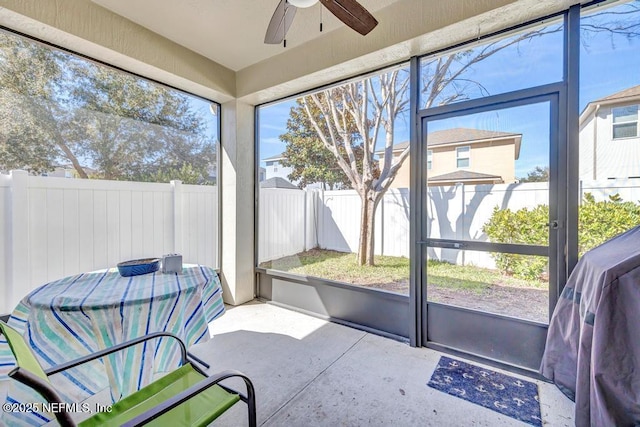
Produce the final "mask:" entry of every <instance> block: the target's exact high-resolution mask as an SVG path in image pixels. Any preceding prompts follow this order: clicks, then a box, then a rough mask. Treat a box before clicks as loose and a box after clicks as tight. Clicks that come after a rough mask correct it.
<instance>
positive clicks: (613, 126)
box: [611, 105, 640, 140]
mask: <svg viewBox="0 0 640 427" xmlns="http://www.w3.org/2000/svg"><path fill="white" fill-rule="evenodd" d="M630 107H631V108H634V107H635V110H636V118H635V120H633V119H631V120H625V121H621V122H616V111H618V112H620V111H622V110H627V109H629V108H630ZM639 107H640V106H639V105H625V106H624V107H616V108H612V109H611V139H612V140H614V139H616V140H617V139H628V138H637V137H638V136H640V135H639V126H638V124H639V123H638V122H639V121H638V116H639V115H640V112H639V111H638V110H639ZM632 123H634V124H635V125H636V134H635V135H632V136H619V137H616V134H615V129H616V126H620V125H629V124H632Z"/></svg>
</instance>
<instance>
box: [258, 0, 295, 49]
mask: <svg viewBox="0 0 640 427" xmlns="http://www.w3.org/2000/svg"><path fill="white" fill-rule="evenodd" d="M296 10H297V7H295V6H292V5H290V4H289V3H288V2H287V0H280V3H279V4H278V6H277V7H276V10H275V12H273V16H272V17H271V21H269V26H268V27H267V33H266V34H265V35H264V42H265V43H267V44H280V43H282V41H283V40H284V36H285V35H286V34H287V31H289V27H290V26H291V23H292V22H293V17H294V16H295V15H296Z"/></svg>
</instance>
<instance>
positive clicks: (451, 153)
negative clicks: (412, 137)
mask: <svg viewBox="0 0 640 427" xmlns="http://www.w3.org/2000/svg"><path fill="white" fill-rule="evenodd" d="M521 142H522V134H516V133H509V132H496V131H489V130H482V129H467V128H455V129H447V130H440V131H435V132H432V133H430V134H428V135H427V165H426V168H427V182H428V184H429V185H453V184H457V183H464V184H472V185H475V184H501V183H511V182H515V180H516V177H515V161H516V160H518V157H519V156H520V145H521ZM408 145H409V142H408V141H406V142H402V143H400V144H397V145H395V146H394V147H393V156H394V158H397V157H398V156H399V155H400V153H402V151H403V150H404V149H405V148H407V146H408ZM376 154H378V156H379V157H380V159H381V160H380V161H381V164H382V165H384V163H383V162H384V151H378V152H376ZM409 164H410V160H409V158H407V159H406V160H405V162H404V164H403V165H402V167H401V168H400V170H399V171H398V174H397V176H396V179H395V180H394V182H393V184H391V187H393V188H408V187H409V186H410V169H409Z"/></svg>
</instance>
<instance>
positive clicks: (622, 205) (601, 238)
mask: <svg viewBox="0 0 640 427" xmlns="http://www.w3.org/2000/svg"><path fill="white" fill-rule="evenodd" d="M578 212H579V216H580V220H579V224H578V251H579V254H580V256H582V255H583V254H584V253H585V252H587V251H588V250H589V249H592V248H594V247H596V246H598V245H600V244H602V243H604V242H605V241H607V240H609V239H610V238H612V237H614V236H616V235H618V234H620V233H622V232H624V231H626V230H628V229H630V228H632V227H634V226H636V225H638V224H640V205H639V204H636V203H634V202H624V201H622V199H621V198H620V196H619V195H617V194H616V195H613V196H609V200H604V201H600V202H596V201H595V197H593V195H592V194H590V193H585V195H584V201H583V203H582V204H581V205H580V207H579V211H578ZM548 221H549V207H548V206H547V205H538V206H536V207H535V208H532V209H529V208H523V209H519V210H517V211H512V210H511V209H504V210H500V209H499V208H498V207H497V206H496V207H495V208H494V210H493V213H492V215H491V218H489V221H488V222H487V223H486V224H485V225H484V226H483V227H482V231H483V232H484V233H485V234H486V235H487V236H488V237H489V240H490V241H492V242H495V243H520V244H530V245H542V246H546V245H548V228H547V226H546V223H547V222H548ZM493 257H494V259H495V261H496V265H497V266H498V268H500V270H502V272H504V273H505V274H509V275H513V276H516V277H519V278H522V279H539V278H540V277H541V276H542V275H543V273H544V272H545V269H546V266H547V259H546V258H545V257H535V256H528V255H518V254H503V253H497V254H494V255H493Z"/></svg>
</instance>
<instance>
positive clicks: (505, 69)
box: [260, 5, 640, 177]
mask: <svg viewBox="0 0 640 427" xmlns="http://www.w3.org/2000/svg"><path fill="white" fill-rule="evenodd" d="M625 7H626V6H624V5H620V6H616V7H615V8H612V9H618V8H625ZM602 9H603V8H600V9H598V10H597V12H600V11H601V10H602ZM631 18H632V19H634V20H635V22H637V21H638V19H640V18H639V17H638V16H635V15H633V16H632V17H631ZM550 27H552V26H551V25H550ZM583 41H584V42H583V44H582V48H581V52H580V110H581V111H582V109H584V107H585V106H586V104H587V103H588V102H590V101H592V100H596V99H599V98H602V97H604V96H607V95H610V94H612V93H615V92H618V91H620V90H623V89H626V88H628V87H631V86H636V85H638V84H640V72H639V71H638V70H640V40H638V39H627V38H626V37H625V36H621V35H617V36H611V35H610V34H596V35H592V36H590V37H589V38H588V39H583ZM562 45H563V34H562V32H556V33H551V34H547V35H545V36H544V37H538V38H535V39H533V40H531V41H527V42H523V43H520V44H519V45H517V46H515V45H514V46H511V47H509V48H505V49H503V50H501V51H499V52H498V53H496V54H494V55H492V56H489V57H488V58H487V59H485V60H484V61H482V62H480V63H478V64H476V65H475V66H474V67H473V69H472V70H470V72H469V73H467V74H466V75H465V77H466V78H469V79H470V80H473V81H477V82H480V83H481V84H482V85H483V86H484V87H485V88H486V90H487V91H488V92H489V93H490V94H499V93H504V92H508V91H511V90H516V89H522V88H526V87H532V86H537V85H540V84H545V83H551V82H556V81H559V80H561V78H562ZM481 47H482V46H480V45H479V46H477V47H473V46H472V48H473V49H480V48H481ZM425 61H426V59H425ZM472 97H477V96H472ZM294 104H295V100H288V101H283V102H280V103H278V104H273V105H270V106H268V107H264V108H261V110H260V158H261V159H264V158H266V157H269V156H272V155H275V154H280V153H282V152H283V151H284V149H285V144H284V143H282V142H281V141H280V139H279V135H281V134H283V133H285V132H286V123H287V119H288V117H289V109H290V108H291V106H293V105H294ZM548 112H549V107H548V104H535V105H530V106H527V107H519V108H514V109H509V110H497V111H494V112H492V113H485V114H481V115H473V116H462V117H459V118H456V119H455V120H454V119H449V120H442V121H439V122H432V123H431V124H430V126H429V129H430V131H432V130H437V129H440V128H442V127H449V128H450V127H454V126H455V127H471V128H473V127H475V128H480V129H486V130H495V131H503V132H514V133H522V134H523V138H522V147H521V153H520V158H519V160H518V161H516V176H518V177H522V176H526V174H527V172H529V171H531V170H532V169H533V168H534V167H535V166H548V164H549V160H548V157H549V150H548V141H549V138H548V134H549V114H548ZM408 125H409V118H408V115H406V114H405V115H404V116H403V117H401V118H399V119H398V120H397V123H396V132H395V135H394V137H395V143H399V142H403V141H406V140H408V136H409V131H408Z"/></svg>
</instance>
